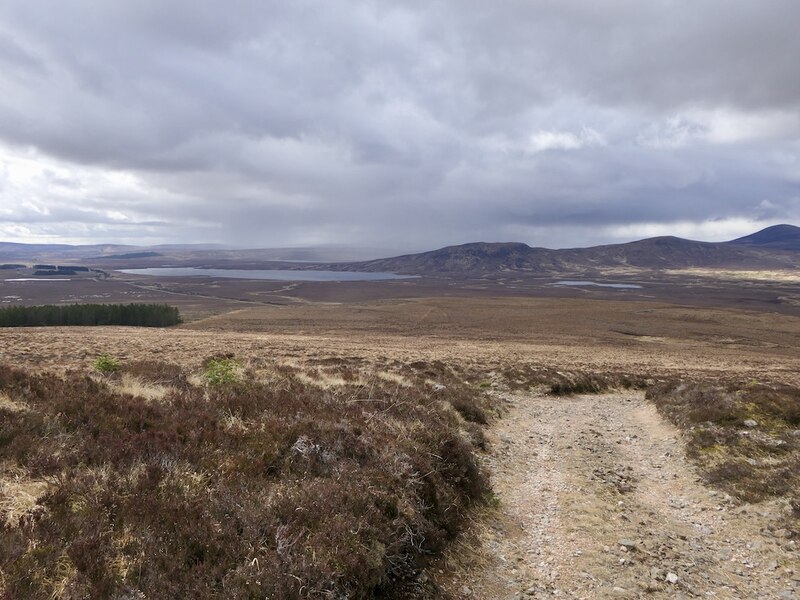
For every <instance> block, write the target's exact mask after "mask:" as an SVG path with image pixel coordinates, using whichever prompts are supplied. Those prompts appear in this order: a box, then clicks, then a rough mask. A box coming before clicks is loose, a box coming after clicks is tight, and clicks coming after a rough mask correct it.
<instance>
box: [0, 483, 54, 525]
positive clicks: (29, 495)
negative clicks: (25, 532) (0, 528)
mask: <svg viewBox="0 0 800 600" xmlns="http://www.w3.org/2000/svg"><path fill="white" fill-rule="evenodd" d="M46 490H47V482H45V481H43V480H36V479H30V478H28V477H26V476H25V475H24V474H23V473H19V472H18V473H14V474H4V475H3V476H2V477H0V515H2V516H3V517H4V520H5V524H6V527H14V526H16V524H17V523H18V521H19V520H20V518H21V517H24V516H25V515H27V514H29V513H30V512H31V511H32V510H33V509H34V507H35V506H36V502H37V500H38V499H39V498H40V497H41V496H43V495H44V493H45V491H46Z"/></svg>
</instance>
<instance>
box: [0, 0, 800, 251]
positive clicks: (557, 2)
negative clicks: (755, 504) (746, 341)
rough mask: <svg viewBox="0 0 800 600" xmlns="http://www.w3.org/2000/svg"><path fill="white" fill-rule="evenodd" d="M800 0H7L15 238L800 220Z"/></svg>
mask: <svg viewBox="0 0 800 600" xmlns="http://www.w3.org/2000/svg"><path fill="white" fill-rule="evenodd" d="M798 23H800V2H797V1H796V0H748V1H744V0H693V1H692V2H685V1H678V0H648V1H647V2H643V1H641V0H583V1H577V0H551V1H543V0H497V1H496V2H486V1H485V0H451V1H446V0H408V1H403V0H395V1H392V2H388V1H381V2H377V1H360V0H347V1H344V0H317V1H307V0H293V1H292V2H285V1H269V0H253V1H248V0H231V1H230V2H219V1H213V2H211V1H204V0H172V1H170V2H164V1H163V0H159V1H153V0H136V1H129V0H115V1H114V2H100V1H98V0H74V1H71V2H63V0H59V1H55V0H40V1H37V2H30V0H3V2H2V3H0V240H2V241H16V242H36V243H48V242H64V243H109V242H114V243H129V244H135V245H145V244H156V243H222V244H230V245H236V246H247V247H287V246H320V245H337V246H362V247H374V248H393V249H398V250H422V249H430V248H436V247H440V246H444V245H448V244H455V243H464V242H470V241H520V242H525V243H528V244H530V245H533V246H545V247H551V248H559V247H575V246H588V245H594V244H601V243H615V242H621V241H630V240H634V239H639V238H643V237H649V236H655V235H679V236H682V237H689V238H692V239H701V240H708V241H720V240H725V239H732V238H734V237H738V236H741V235H745V234H748V233H751V232H753V231H755V230H757V229H760V228H762V227H765V226H768V225H772V224H777V223H794V224H799V225H800V76H799V75H798V73H800V71H798V68H799V67H798V57H800V35H797V24H798Z"/></svg>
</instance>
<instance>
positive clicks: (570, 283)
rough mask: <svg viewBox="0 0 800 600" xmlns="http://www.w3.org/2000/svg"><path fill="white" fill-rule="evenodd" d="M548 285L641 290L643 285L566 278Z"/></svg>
mask: <svg viewBox="0 0 800 600" xmlns="http://www.w3.org/2000/svg"><path fill="white" fill-rule="evenodd" d="M548 285H563V286H572V287H581V286H587V285H593V286H597V287H606V288H616V289H618V290H640V289H642V286H640V285H636V284H634V283H600V282H598V281H572V280H568V279H567V280H564V281H556V282H555V283H550V284H548Z"/></svg>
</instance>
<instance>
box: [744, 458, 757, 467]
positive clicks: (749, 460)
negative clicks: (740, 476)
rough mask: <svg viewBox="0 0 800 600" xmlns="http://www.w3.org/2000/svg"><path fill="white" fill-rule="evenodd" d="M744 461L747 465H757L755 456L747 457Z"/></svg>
mask: <svg viewBox="0 0 800 600" xmlns="http://www.w3.org/2000/svg"><path fill="white" fill-rule="evenodd" d="M746 462H747V464H748V465H751V466H753V467H757V466H758V461H757V460H756V459H755V458H748V459H747V461H746Z"/></svg>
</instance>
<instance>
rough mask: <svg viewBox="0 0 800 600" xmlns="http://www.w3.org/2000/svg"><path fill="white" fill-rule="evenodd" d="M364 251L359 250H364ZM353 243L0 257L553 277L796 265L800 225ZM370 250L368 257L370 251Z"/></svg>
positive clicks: (5, 249) (47, 251) (104, 248)
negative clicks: (725, 235) (401, 247)
mask: <svg viewBox="0 0 800 600" xmlns="http://www.w3.org/2000/svg"><path fill="white" fill-rule="evenodd" d="M364 252H365V251H364ZM364 252H362V253H361V254H360V256H359V253H358V252H357V251H356V250H354V249H336V248H327V249H314V248H294V249H292V248H289V249H267V248H264V249H252V250H247V249H229V248H209V247H208V246H203V245H199V244H198V245H185V246H182V245H172V246H167V245H164V246H153V247H131V246H115V245H94V246H67V245H46V244H45V245H27V244H12V243H2V242H0V262H3V261H7V262H19V261H21V260H28V261H31V260H43V259H47V260H50V261H60V260H62V259H64V260H67V261H75V260H81V261H84V262H86V263H87V264H91V265H93V266H100V267H102V268H111V269H118V268H123V266H121V265H120V263H122V262H125V264H124V267H126V268H132V267H137V266H148V267H149V266H152V267H156V266H163V265H164V264H169V265H173V266H174V265H181V266H215V267H218V268H252V269H259V268H282V269H303V270H305V269H331V270H337V271H367V272H377V271H385V272H391V273H400V274H408V275H429V276H453V277H489V276H492V275H496V274H503V273H514V274H516V275H518V276H524V275H537V274H542V275H549V274H553V275H558V274H567V273H573V274H575V273H591V272H599V271H608V270H611V269H614V270H621V269H680V268H717V269H721V268H725V269H757V270H763V269H796V268H800V227H795V226H793V225H775V226H773V227H768V228H766V229H764V230H762V231H759V232H756V233H754V234H752V235H748V236H745V237H742V238H738V239H735V240H731V241H729V242H700V241H694V240H687V239H682V238H678V237H672V236H664V237H655V238H648V239H643V240H639V241H635V242H628V243H624V244H610V245H604V246H594V247H590V248H568V249H559V250H553V249H549V248H537V247H531V246H528V245H527V244H523V243H519V242H503V243H487V242H473V243H468V244H461V245H458V246H447V247H445V248H440V249H438V250H432V251H428V252H420V253H417V254H405V255H402V256H393V257H390V258H378V259H373V260H354V258H360V257H363V256H364ZM371 256H375V253H372V254H371Z"/></svg>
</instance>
